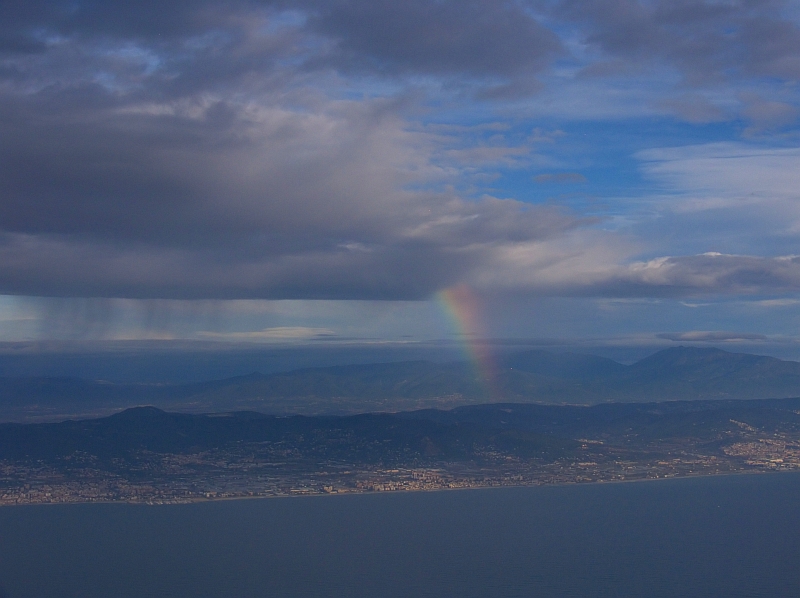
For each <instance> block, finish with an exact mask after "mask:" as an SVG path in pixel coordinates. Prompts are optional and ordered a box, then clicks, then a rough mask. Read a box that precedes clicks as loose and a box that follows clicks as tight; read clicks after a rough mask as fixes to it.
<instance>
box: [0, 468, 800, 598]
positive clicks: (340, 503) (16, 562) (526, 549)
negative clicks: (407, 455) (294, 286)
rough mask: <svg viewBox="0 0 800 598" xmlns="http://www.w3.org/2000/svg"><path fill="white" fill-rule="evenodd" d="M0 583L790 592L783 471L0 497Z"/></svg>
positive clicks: (792, 560)
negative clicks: (185, 499) (138, 499)
mask: <svg viewBox="0 0 800 598" xmlns="http://www.w3.org/2000/svg"><path fill="white" fill-rule="evenodd" d="M0 587H2V590H0V596H2V597H3V598H34V597H35V598H45V597H47V598H51V597H53V598H56V597H62V596H63V597H81V598H95V597H96V598H101V597H102V598H109V597H119V598H128V597H131V598H132V597H144V596H147V597H162V596H163V597H165V598H166V597H169V598H190V597H191V598H201V597H223V596H224V597H227V596H231V597H237V598H239V597H242V598H248V597H283V596H286V597H301V596H302V597H304V598H305V597H317V596H319V597H322V596H325V597H332V596H333V597H338V596H343V597H349V596H353V597H362V596H363V597H366V596H370V597H372V596H381V597H396V596H413V597H417V596H436V597H443V598H449V597H453V598H455V597H459V598H469V597H483V596H487V597H488V596H509V597H516V596H536V597H549V596H581V597H584V596H589V597H593V596H596V597H622V596H626V597H627V596H642V597H658V596H670V597H673V596H683V597H693V596H720V597H726V598H727V597H738V596H742V597H744V596H747V597H761V596H764V597H779V596H787V597H788V596H792V597H797V596H800V474H775V475H751V476H732V477H715V478H695V479H689V480H671V481H663V482H646V483H632V484H608V485H586V486H567V487H543V488H503V489H494V490H470V491H452V492H434V493H408V494H384V495H357V496H325V497H309V498H290V499H266V500H249V501H230V502H215V503H203V504H194V505H180V506H157V507H147V506H132V505H65V506H35V507H10V508H2V509H0Z"/></svg>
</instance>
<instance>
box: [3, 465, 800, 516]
mask: <svg viewBox="0 0 800 598" xmlns="http://www.w3.org/2000/svg"><path fill="white" fill-rule="evenodd" d="M791 473H797V474H800V468H791V469H783V470H764V469H748V470H740V471H727V472H715V473H692V474H686V475H675V476H666V477H640V478H631V479H608V480H592V481H586V480H579V481H559V482H542V483H529V484H475V485H464V486H443V487H440V488H419V489H418V488H414V489H402V488H400V489H392V490H364V489H356V488H354V489H352V490H340V491H336V492H326V491H311V490H303V491H299V492H291V491H290V492H287V493H269V494H258V495H250V494H242V495H238V496H211V497H201V496H198V497H191V498H185V499H183V498H180V499H177V498H176V499H165V500H160V499H156V500H122V499H120V500H107V499H104V500H69V501H51V502H48V501H38V502H19V503H5V502H0V508H3V507H9V508H11V507H37V506H59V505H62V506H66V505H132V506H134V505H140V506H145V507H160V506H170V505H172V506H177V505H193V504H206V503H214V502H229V501H244V500H266V499H296V498H319V497H332V496H379V495H399V494H412V493H435V492H455V491H469V490H497V489H501V488H565V487H575V486H605V485H611V484H633V483H646V482H667V481H677V480H689V479H699V478H721V477H736V476H754V475H772V474H791Z"/></svg>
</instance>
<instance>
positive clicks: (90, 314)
mask: <svg viewBox="0 0 800 598" xmlns="http://www.w3.org/2000/svg"><path fill="white" fill-rule="evenodd" d="M450 338H453V331H452V330H451V328H450V326H449V323H448V320H447V318H446V316H445V314H444V313H442V310H441V307H440V306H439V305H438V303H437V302H435V301H316V300H282V301H266V300H214V301H212V300H191V301H178V300H153V299H149V300H136V299H96V298H88V299H87V298H42V297H20V296H2V295H0V342H20V341H49V340H65V341H72V340H76V341H77V340H80V341H96V340H99V341H116V340H120V341H126V340H131V341H139V340H145V341H146V340H200V341H217V342H233V343H239V342H245V343H273V344H287V343H309V342H310V343H315V342H328V343H331V342H333V343H363V344H370V343H383V342H392V343H410V342H420V341H431V340H437V339H450Z"/></svg>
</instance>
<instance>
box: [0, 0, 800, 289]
mask: <svg viewBox="0 0 800 598" xmlns="http://www.w3.org/2000/svg"><path fill="white" fill-rule="evenodd" d="M796 17H797V15H796V14H792V6H791V4H788V3H781V2H777V1H769V0H764V1H760V2H744V1H742V2H724V3H723V2H712V1H701V0H693V1H690V0H687V1H685V2H667V1H663V2H662V1H656V2H643V1H642V2H637V1H634V0H598V1H596V2H589V3H586V2H579V3H576V2H571V1H564V2H533V1H532V2H523V1H508V2H505V1H504V2H489V1H485V0H466V1H464V0H462V1H459V2H455V1H453V0H448V1H434V0H410V1H408V2H395V1H389V0H380V1H371V2H367V1H365V0H364V1H360V0H359V1H344V0H334V1H326V2H320V1H316V0H296V1H292V0H274V1H265V2H247V1H234V2H227V3H220V2H181V1H178V2H171V3H169V5H168V6H163V5H162V4H156V3H153V2H137V3H116V2H103V3H99V2H82V1H78V2H69V3H68V2H61V1H57V0H54V1H49V2H48V1H40V2H18V1H12V2H7V3H4V4H3V5H2V6H0V293H5V294H24V295H43V296H66V297H70V296H74V297H128V298H177V299H204V298H211V299H237V298H267V299H284V298H286V299H423V298H426V297H430V296H432V295H433V294H435V293H436V292H437V291H439V290H441V289H443V288H447V287H449V286H453V285H457V284H461V283H467V284H470V285H472V286H474V287H475V288H477V289H481V290H483V291H486V292H507V293H517V294H519V293H521V294H526V293H527V294H531V295H561V294H563V295H577V296H670V297H673V296H674V297H677V296H695V295H702V294H745V295H747V294H752V295H759V294H767V295H769V294H786V293H793V292H796V291H798V290H800V265H798V264H799V262H798V260H797V258H795V257H792V256H791V255H789V257H781V256H784V255H788V254H791V253H792V252H791V251H782V250H780V248H779V250H777V251H771V252H768V253H767V254H761V253H759V252H758V251H752V253H751V254H746V253H748V252H742V254H739V253H738V252H737V251H733V250H731V251H726V252H724V254H723V253H722V252H720V253H719V254H710V253H707V252H705V251H697V252H694V253H693V252H685V251H680V250H677V248H676V247H675V246H673V247H669V248H666V251H662V252H657V253H655V254H654V253H653V251H654V250H653V249H652V248H650V247H648V242H649V239H647V238H644V237H642V236H637V233H636V231H635V230H633V229H632V231H623V232H621V231H620V230H619V228H615V227H614V226H612V225H610V224H609V220H608V219H607V218H604V217H603V216H600V217H598V215H597V214H596V213H590V211H585V210H581V209H575V208H574V207H568V205H569V204H568V202H566V201H564V202H562V201H559V200H558V198H556V199H555V200H554V199H553V198H549V197H548V196H547V195H546V193H547V191H536V193H538V194H539V196H537V197H540V198H541V201H530V197H528V198H521V197H520V196H519V194H518V193H516V191H519V189H518V188H516V187H513V186H512V187H507V188H504V187H503V186H502V185H500V184H495V181H497V180H499V179H501V178H502V177H503V176H510V175H509V173H512V174H513V173H522V178H524V180H525V181H526V182H530V184H531V186H533V187H537V188H539V189H545V188H547V187H551V186H550V185H535V184H534V183H533V182H534V181H535V182H537V183H572V184H574V183H581V187H583V186H585V185H586V184H588V182H589V181H590V179H588V178H587V177H586V176H585V175H584V174H582V173H581V172H578V171H577V170H579V169H577V168H576V167H575V165H573V164H567V163H565V160H564V159H563V158H556V157H553V156H549V155H547V150H546V149H543V147H544V146H545V145H547V144H553V143H555V141H554V140H555V139H556V137H555V136H552V137H550V138H547V137H546V136H543V135H541V134H540V131H541V130H540V129H539V128H538V127H534V126H532V125H533V124H534V123H530V122H528V121H526V120H525V119H526V118H528V116H526V115H527V114H528V112H527V111H529V110H533V111H534V112H535V110H536V108H535V105H536V104H537V102H539V99H538V98H540V97H550V98H553V97H555V98H558V97H566V95H568V92H567V91H565V90H569V89H573V88H574V86H581V85H591V86H594V87H592V89H594V90H596V91H597V93H598V94H599V95H598V99H597V103H600V104H602V103H606V104H608V105H609V106H610V105H614V106H618V107H619V106H623V105H624V104H625V103H626V102H629V101H630V99H628V100H625V99H624V98H622V99H621V98H620V96H621V95H624V94H620V93H619V91H618V90H619V89H623V88H625V86H626V85H627V86H633V87H636V86H637V85H638V86H640V87H641V88H642V89H644V87H645V86H644V85H643V84H641V81H642V79H641V77H642V76H644V75H642V73H647V72H648V70H650V71H652V70H653V69H661V70H659V72H660V73H661V72H663V73H664V74H665V77H664V80H665V81H674V84H664V83H662V84H659V85H660V87H659V86H657V87H654V88H653V89H654V91H653V93H652V94H649V95H648V94H646V93H645V94H644V95H643V97H642V99H641V101H639V100H637V102H639V103H640V104H641V106H642V110H644V111H645V112H647V111H650V112H651V113H652V114H662V115H663V114H664V113H668V114H671V115H672V116H674V117H676V118H678V119H682V120H686V121H689V122H700V121H713V120H717V121H719V120H725V119H728V120H741V121H742V122H743V123H745V126H748V127H750V129H749V130H750V131H751V132H752V133H753V134H762V133H763V132H764V131H769V130H776V129H780V128H781V127H783V128H785V127H788V126H791V125H792V124H793V123H794V120H795V118H796V115H797V110H796V109H795V104H796V98H795V97H794V96H793V95H792V93H794V92H792V91H786V89H789V87H787V85H788V84H793V83H794V82H796V81H797V80H798V78H800V30H798V26H797V19H796ZM564 73H567V75H565V74H564ZM647 76H650V75H649V74H648V75H647ZM559 78H561V79H562V80H561V81H560V80H559ZM764 78H769V80H770V82H768V83H767V84H765V85H764V86H763V87H760V88H759V91H758V92H754V91H753V90H752V88H753V86H755V85H756V84H758V83H759V82H761V81H763V80H764ZM567 79H568V80H567ZM559 81H560V82H559ZM620 81H626V83H620ZM670 85H671V86H670ZM665 86H666V87H665ZM775 86H778V87H781V86H783V87H782V89H783V91H780V92H775V94H773V95H765V94H768V92H769V93H772V92H770V90H771V89H773V87H775ZM548 94H549V95H548ZM559 94H562V95H561V96H559ZM562 105H564V106H568V102H562ZM565 109H567V108H565ZM620 111H621V109H620ZM509 114H511V115H516V116H509ZM573 116H574V118H576V119H578V120H580V118H582V116H581V115H580V114H578V113H576V114H573ZM522 128H525V129H527V133H525V134H521V133H519V132H518V131H519V130H521V129H522ZM531 131H533V132H531ZM537 131H538V132H537ZM736 151H738V152H740V153H741V152H743V151H744V150H742V149H741V147H738V149H736ZM776 156H777V158H776ZM639 157H640V159H642V160H644V161H645V172H646V173H647V174H648V175H649V176H651V177H654V178H657V179H659V180H660V181H661V182H662V183H664V181H670V180H671V181H673V186H675V183H674V181H678V183H679V185H678V186H680V185H682V186H683V187H682V188H683V189H684V190H686V189H689V190H693V191H694V192H697V193H698V194H699V195H702V197H700V199H702V200H703V201H710V200H711V198H710V197H709V196H708V194H707V193H706V192H707V191H708V188H711V187H713V188H715V189H716V188H718V187H720V184H721V183H720V182H719V180H717V179H715V178H714V177H715V176H716V175H715V171H714V170H713V168H711V167H710V163H709V164H707V165H706V166H707V168H706V169H705V170H704V171H703V172H702V174H701V175H699V176H700V179H702V180H701V181H700V182H696V181H693V180H692V179H691V173H690V168H689V167H688V166H687V164H688V162H687V161H686V160H683V157H680V156H679V157H676V156H674V155H671V154H669V153H668V152H667V153H665V152H664V150H662V153H660V154H659V153H658V152H651V153H650V154H646V153H643V154H640V155H639ZM740 157H741V158H742V159H743V160H745V159H747V160H750V162H748V163H750V164H751V163H753V160H754V158H753V157H752V156H750V157H748V156H746V155H744V154H742V155H740ZM762 157H763V156H762ZM679 158H680V159H679ZM767 159H768V160H772V161H771V162H770V164H779V163H778V162H776V161H775V160H784V161H785V160H786V159H787V158H786V156H784V155H783V154H780V155H778V154H775V153H773V155H772V157H771V158H769V157H768V158H767ZM789 159H790V160H793V159H794V154H792V155H791V156H790V157H789ZM681 160H683V161H681ZM792 163H793V162H792ZM696 164H697V163H695V165H696ZM780 168H782V170H781V173H782V174H781V176H782V177H783V179H782V180H783V181H784V186H785V187H786V189H787V191H786V195H784V196H782V197H783V199H782V201H783V202H784V204H788V203H790V202H793V201H794V199H795V195H794V191H793V188H796V187H794V186H793V183H794V175H792V174H791V173H787V171H786V169H785V168H783V167H780ZM537 172H538V174H536V173H537ZM725 180H728V179H725ZM692 185H694V187H692ZM704 185H705V187H704ZM568 186H569V185H563V186H562V187H564V188H566V187H568ZM698 189H699V190H700V191H702V193H700V191H698ZM672 190H673V191H674V189H672ZM703 194H705V195H703ZM688 199H690V198H687V197H682V198H681V201H683V203H682V205H683V206H686V205H688V204H687V201H688ZM724 199H725V201H728V200H729V199H730V198H729V197H728V196H727V195H726V196H725V198H724ZM548 200H549V201H548ZM703 209H705V208H703ZM678 212H679V210H675V209H672V208H670V214H677V213H678ZM792 234H793V233H792ZM656 251H657V250H656Z"/></svg>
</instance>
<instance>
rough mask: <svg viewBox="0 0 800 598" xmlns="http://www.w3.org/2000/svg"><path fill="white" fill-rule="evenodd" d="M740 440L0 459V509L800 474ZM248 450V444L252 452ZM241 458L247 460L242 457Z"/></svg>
mask: <svg viewBox="0 0 800 598" xmlns="http://www.w3.org/2000/svg"><path fill="white" fill-rule="evenodd" d="M743 432H744V433H745V434H746V435H747V436H748V438H746V439H745V440H744V441H742V442H734V443H731V444H728V445H726V446H724V447H722V449H721V450H719V451H717V452H716V453H713V454H712V453H711V452H707V453H701V452H697V451H696V450H692V449H693V448H696V447H693V446H692V444H691V443H686V444H684V445H683V446H681V445H680V444H679V443H675V442H671V443H669V444H666V443H665V444H664V445H662V446H650V447H648V450H647V451H646V452H641V451H634V450H630V449H623V448H619V447H616V446H607V445H605V444H604V443H603V442H602V441H598V440H589V439H583V442H582V444H581V446H580V448H579V452H578V454H577V455H575V456H569V457H562V458H558V459H556V460H554V461H552V462H546V461H543V460H541V459H524V458H519V457H516V456H514V455H510V454H504V453H502V452H497V451H490V452H483V453H482V454H481V455H480V457H481V458H480V460H472V461H467V462H438V463H433V464H432V465H430V466H427V467H392V468H386V467H365V466H364V465H363V464H358V463H342V462H337V461H329V462H325V461H321V462H318V463H313V464H312V463H307V462H306V463H304V462H302V461H295V462H291V461H285V462H276V461H275V460H274V459H259V458H258V456H257V454H256V453H257V451H252V452H248V451H247V450H244V451H243V450H242V448H243V447H241V446H239V447H238V448H237V449H236V450H231V449H229V450H212V451H206V452H202V453H196V454H157V453H144V452H143V453H140V454H138V455H137V459H136V465H134V466H130V465H128V464H123V463H121V462H118V463H117V468H116V469H114V468H112V467H108V465H107V464H106V465H105V466H102V465H101V464H99V463H98V462H97V459H96V458H93V457H91V456H90V455H80V454H75V455H71V456H70V458H69V459H68V460H66V462H65V463H64V464H63V465H62V466H60V467H55V466H53V465H46V464H43V463H38V464H37V463H11V462H8V461H4V462H0V505H32V504H56V503H84V502H126V503H142V504H179V503H189V502H197V501H207V500H223V499H239V498H257V497H279V496H303V495H324V494H345V493H367V492H408V491H433V490H446V489H463V488H489V487H500V486H531V485H546V484H579V483H602V482H623V481H635V480H656V479H667V478H679V477H688V476H703V475H721V474H738V473H757V472H778V471H788V470H797V469H800V439H799V438H796V437H794V435H788V434H770V435H769V436H766V435H761V434H759V432H758V431H757V430H755V429H752V428H751V429H749V430H748V429H744V430H743ZM250 448H255V447H250ZM244 454H247V456H246V457H243V455H244Z"/></svg>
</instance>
